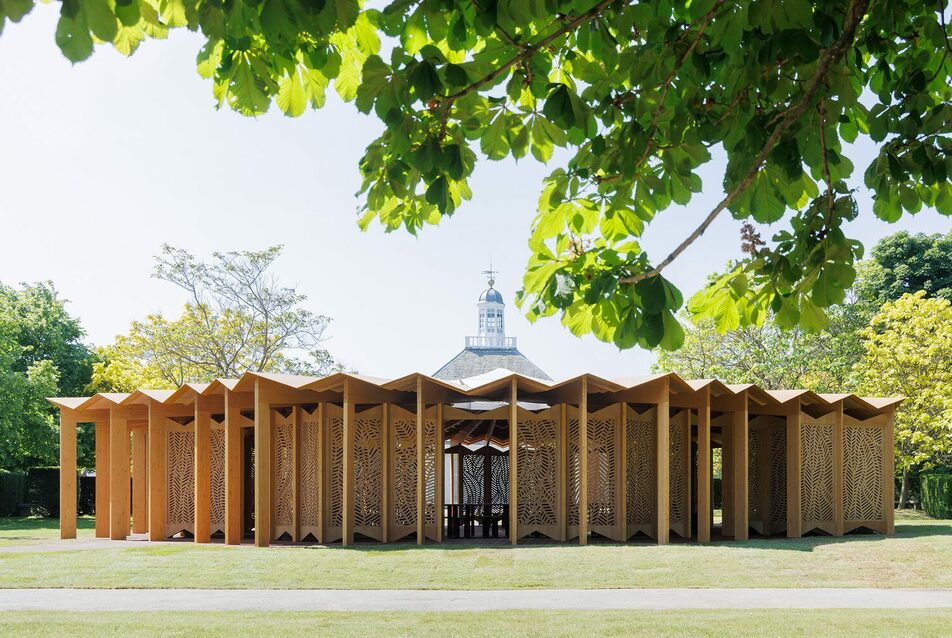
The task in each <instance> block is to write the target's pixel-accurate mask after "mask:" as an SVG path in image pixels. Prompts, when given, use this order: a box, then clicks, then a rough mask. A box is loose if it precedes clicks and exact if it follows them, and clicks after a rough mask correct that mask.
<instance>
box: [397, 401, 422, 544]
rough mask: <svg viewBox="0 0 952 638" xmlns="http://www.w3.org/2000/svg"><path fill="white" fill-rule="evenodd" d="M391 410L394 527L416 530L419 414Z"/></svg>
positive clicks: (400, 409)
mask: <svg viewBox="0 0 952 638" xmlns="http://www.w3.org/2000/svg"><path fill="white" fill-rule="evenodd" d="M391 410H392V419H391V431H392V446H393V447H392V448H391V458H392V459H393V460H392V465H393V469H392V471H391V472H392V476H391V489H392V490H393V492H392V494H393V524H394V525H396V526H400V527H412V528H414V529H415V528H416V523H417V521H416V516H417V503H416V480H417V478H416V474H417V453H416V415H415V414H413V413H412V412H409V411H407V410H404V409H402V408H400V407H397V406H393V407H392V408H391ZM394 540H396V539H394Z"/></svg>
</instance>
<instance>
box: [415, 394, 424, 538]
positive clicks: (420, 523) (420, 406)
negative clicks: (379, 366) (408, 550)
mask: <svg viewBox="0 0 952 638" xmlns="http://www.w3.org/2000/svg"><path fill="white" fill-rule="evenodd" d="M416 406H417V417H416V445H417V450H416V452H417V476H416V479H417V481H416V484H417V493H416V497H417V513H416V515H417V523H416V527H417V531H416V536H417V539H416V541H417V545H422V544H423V539H424V536H425V535H426V485H425V484H424V482H423V463H424V462H425V461H426V457H425V455H424V453H423V452H424V450H423V430H424V428H425V426H426V404H425V403H424V402H423V378H422V377H417V384H416Z"/></svg>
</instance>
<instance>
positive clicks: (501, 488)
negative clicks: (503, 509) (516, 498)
mask: <svg viewBox="0 0 952 638" xmlns="http://www.w3.org/2000/svg"><path fill="white" fill-rule="evenodd" d="M486 458H487V459H491V461H490V463H491V465H490V470H491V472H490V476H491V477H492V479H491V484H490V496H491V497H492V504H493V505H508V504H509V455H508V454H503V455H495V456H489V457H486Z"/></svg>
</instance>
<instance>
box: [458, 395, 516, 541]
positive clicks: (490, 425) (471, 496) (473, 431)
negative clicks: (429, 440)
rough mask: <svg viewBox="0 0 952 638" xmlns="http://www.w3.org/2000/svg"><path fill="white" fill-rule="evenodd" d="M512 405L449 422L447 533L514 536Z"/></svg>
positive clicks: (466, 536) (482, 537)
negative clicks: (511, 509) (511, 510)
mask: <svg viewBox="0 0 952 638" xmlns="http://www.w3.org/2000/svg"><path fill="white" fill-rule="evenodd" d="M508 410H509V408H508V406H505V405H503V406H500V407H497V408H492V409H487V410H473V411H472V412H471V414H467V413H462V411H460V413H457V414H456V415H454V416H457V417H459V418H454V419H447V420H446V422H445V424H444V430H443V432H444V463H445V466H444V477H445V481H444V485H443V503H444V525H445V528H444V537H445V538H448V539H458V538H461V539H467V538H468V539H492V538H508V537H509V420H508V418H507V416H508Z"/></svg>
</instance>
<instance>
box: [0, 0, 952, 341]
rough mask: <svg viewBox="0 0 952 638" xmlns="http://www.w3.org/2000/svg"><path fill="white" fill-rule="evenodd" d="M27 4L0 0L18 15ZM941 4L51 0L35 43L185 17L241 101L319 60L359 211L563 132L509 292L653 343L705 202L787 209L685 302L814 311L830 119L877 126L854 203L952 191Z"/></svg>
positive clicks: (898, 202) (840, 178)
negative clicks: (688, 214) (697, 197)
mask: <svg viewBox="0 0 952 638" xmlns="http://www.w3.org/2000/svg"><path fill="white" fill-rule="evenodd" d="M33 4H34V0H7V1H5V2H3V3H2V4H0V7H2V9H0V11H2V12H3V14H0V16H2V15H5V16H6V17H7V18H9V19H10V20H11V21H13V22H16V21H18V20H19V19H20V18H21V17H22V16H23V15H24V14H26V13H27V12H29V11H30V10H31V9H32V7H33ZM946 11H947V5H946V0H925V1H923V0H915V1H913V0H890V1H888V2H887V1H883V2H870V0H848V1H845V0H839V1H836V0H816V1H814V2H809V1H808V0H783V1H780V0H761V1H758V2H753V1H751V0H746V1H741V2H725V1H724V0H696V1H691V2H687V1H685V0H671V1H664V2H633V1H629V0H474V1H473V2H452V1H450V0H414V1H409V0H395V1H394V2H391V3H390V4H387V5H386V6H385V8H384V9H383V10H377V9H373V8H366V7H362V6H361V4H360V2H359V0H334V2H325V1H324V0H319V1H317V2H302V1H301V0H234V1H232V2H225V3H219V2H206V1H203V0H116V2H115V3H113V2H112V1H111V0H64V2H63V4H62V10H61V17H60V21H59V25H58V27H57V30H56V42H57V44H58V45H59V47H60V49H61V50H62V51H63V53H64V54H65V55H66V56H67V57H68V58H69V59H70V60H73V61H79V60H83V59H85V58H87V57H89V56H90V55H91V54H92V52H93V42H94V38H96V39H99V40H104V41H108V42H112V44H113V46H114V47H115V48H116V49H117V50H118V51H120V52H122V53H124V54H131V53H132V52H133V51H134V50H135V49H136V47H137V46H138V44H139V43H140V42H141V41H142V40H143V39H144V38H145V37H153V38H163V37H165V36H166V33H167V31H168V29H170V28H178V27H187V28H189V29H191V30H193V31H199V32H201V34H202V36H203V37H204V38H205V40H206V43H205V45H204V46H203V47H202V49H201V52H200V53H199V54H198V70H199V73H200V74H202V75H203V76H204V77H206V78H208V79H209V80H211V81H212V84H213V92H214V95H215V98H216V100H217V102H218V105H219V106H226V105H227V106H228V107H230V108H232V109H234V110H236V111H238V112H240V113H243V114H245V115H257V114H260V113H263V112H265V111H266V110H267V109H268V108H269V106H270V104H271V102H272V101H274V102H275V103H277V105H278V107H279V108H280V109H281V110H282V111H283V112H284V113H286V114H287V115H290V116H297V115H300V114H301V113H303V112H304V111H305V110H306V109H307V108H308V106H309V105H310V106H312V107H314V108H320V107H321V106H322V105H323V104H324V102H325V97H326V91H327V88H328V87H329V86H330V84H331V83H333V85H334V89H335V90H336V91H337V93H338V94H339V95H340V96H341V97H342V98H343V99H344V100H347V101H353V102H354V104H355V106H356V108H357V109H358V110H359V111H361V112H363V113H367V114H370V113H373V115H374V116H375V117H377V118H378V119H379V120H380V122H381V123H382V125H383V127H384V131H383V133H382V135H381V136H380V137H379V138H378V139H376V140H375V141H374V142H372V143H371V144H370V146H369V147H368V148H367V149H366V153H365V154H364V156H363V158H362V160H361V162H360V170H361V173H362V175H363V180H364V181H363V185H362V188H361V198H362V199H361V207H362V211H363V212H362V216H361V220H360V223H361V225H363V226H364V227H366V226H367V225H368V224H369V223H371V222H372V221H373V220H377V221H379V222H380V223H381V224H383V225H384V227H385V228H386V229H387V230H393V229H397V228H399V227H401V226H402V227H405V228H406V229H407V230H408V231H410V232H411V233H416V232H418V231H419V230H420V228H421V227H422V226H423V225H424V224H435V223H438V222H439V220H440V219H441V218H442V217H443V216H447V215H451V214H453V213H454V211H456V209H457V208H458V207H459V206H460V205H461V204H462V202H463V201H464V200H466V199H469V197H470V194H471V193H470V187H469V182H468V179H469V177H470V176H471V175H472V172H473V170H474V167H475V165H476V161H477V158H478V157H482V158H487V159H490V160H500V159H503V158H506V157H513V158H522V157H524V156H526V155H527V154H529V153H531V154H532V155H533V157H534V158H535V159H536V160H538V161H542V162H547V161H549V160H550V159H551V158H552V157H553V149H554V148H555V147H564V148H566V149H568V152H567V153H565V154H564V155H560V160H559V166H557V167H555V168H554V170H553V171H552V172H551V173H550V175H549V176H548V177H547V178H546V180H545V183H544V184H543V187H542V194H541V197H540V198H539V208H538V213H537V214H536V216H535V218H534V220H533V221H532V227H531V233H530V239H529V246H530V248H531V251H532V256H531V257H530V259H529V263H528V266H527V271H526V274H525V278H524V289H523V290H522V291H521V293H520V294H519V296H518V301H519V303H520V304H521V307H522V308H523V309H524V310H525V311H526V312H527V315H528V316H529V318H530V319H533V320H534V319H537V318H539V317H545V316H552V315H561V318H562V322H563V323H564V324H565V325H566V326H568V328H569V329H570V330H571V331H572V332H574V333H576V334H582V333H587V332H592V333H594V334H595V336H596V337H598V338H599V339H602V340H605V341H609V342H613V343H615V344H616V345H617V346H618V347H620V348H628V347H632V346H635V345H639V346H643V347H655V346H659V345H660V346H661V347H663V348H665V349H669V350H670V349H676V348H677V347H678V346H680V345H681V342H682V340H683V331H682V328H681V326H680V323H679V322H678V320H677V318H676V316H675V313H676V311H677V310H678V309H679V308H680V307H681V305H682V301H683V298H682V294H681V292H680V291H679V290H678V289H677V288H676V287H675V286H674V285H673V284H672V283H671V282H670V281H668V280H667V279H665V277H664V275H663V271H664V269H665V268H666V267H667V266H668V265H669V264H671V263H672V262H673V261H675V260H676V259H677V258H678V257H679V256H680V255H681V254H682V253H683V252H684V250H685V249H686V248H687V247H688V246H690V245H691V243H692V242H694V241H695V240H696V239H697V238H698V237H699V236H701V235H702V234H703V233H704V231H705V230H706V229H707V228H708V227H709V226H710V224H711V223H712V222H713V221H714V219H716V218H717V217H718V216H719V215H720V214H722V213H723V212H724V211H725V210H728V211H730V214H732V215H733V216H734V217H735V218H737V219H742V220H746V221H751V220H753V221H756V222H760V223H773V222H777V221H779V220H781V219H785V222H786V228H785V229H783V230H780V231H779V232H777V233H776V234H775V235H774V236H773V238H772V240H771V242H770V244H769V245H765V246H763V247H760V248H759V249H757V250H755V251H753V253H752V254H750V255H748V256H747V258H745V259H744V260H743V261H742V262H740V263H739V264H738V265H737V268H736V269H735V270H734V271H732V272H730V273H727V274H725V275H724V276H723V277H720V278H718V279H716V280H714V281H713V282H712V283H711V284H710V285H708V286H707V287H706V288H705V289H704V290H703V291H702V293H701V295H700V297H698V298H697V303H695V304H694V306H693V308H694V311H695V312H696V313H699V314H700V316H702V317H708V318H712V319H714V320H715V321H716V322H718V323H719V324H721V325H726V326H728V327H737V326H741V325H761V324H762V323H763V322H764V321H765V319H766V318H767V316H768V315H771V316H772V317H773V318H774V321H775V322H776V323H777V325H778V326H780V327H782V328H792V327H794V326H800V327H802V328H803V329H804V330H806V331H818V330H821V329H823V328H824V327H825V326H826V325H827V322H828V320H829V319H828V317H827V315H826V312H825V309H826V308H829V307H831V306H832V305H835V304H838V303H841V302H842V301H843V299H844V298H845V295H846V291H847V290H849V289H850V287H851V286H852V284H853V280H854V278H855V271H854V263H855V261H856V260H858V259H860V258H861V256H862V246H861V245H860V244H859V242H857V241H854V240H851V239H849V238H848V237H846V235H845V234H844V232H843V229H842V225H843V223H844V222H846V221H848V220H851V219H853V218H855V217H856V216H857V215H858V214H859V213H858V210H857V206H856V200H855V189H854V188H852V187H851V186H850V185H849V184H848V180H849V179H850V178H851V177H852V176H853V173H854V164H853V161H851V160H850V159H849V157H847V153H848V152H849V150H848V149H847V148H844V145H843V143H844V142H853V141H855V140H856V139H857V138H859V137H861V136H862V137H865V138H869V139H871V140H872V141H873V142H876V143H877V144H878V151H877V153H876V155H875V156H874V157H873V158H872V159H871V161H870V162H869V164H868V165H867V166H866V168H865V172H864V184H865V187H866V189H868V190H869V191H870V192H871V193H872V196H873V200H874V205H873V211H872V212H873V213H874V214H875V215H877V216H878V217H880V218H881V219H885V220H889V221H895V220H897V219H899V218H900V217H901V216H902V215H903V214H905V213H915V212H917V211H918V210H920V209H921V208H922V207H923V206H934V207H935V208H936V209H937V210H938V211H939V212H941V213H943V214H952V182H950V176H952V139H950V131H952V105H950V97H952V83H950V74H952V57H950V53H952V44H950V40H949V34H948V30H947V26H946V23H947V17H946ZM0 19H2V18H0ZM382 36H383V41H382V39H381V37H382ZM714 157H726V165H725V169H724V174H723V189H724V193H725V195H724V197H723V199H722V200H721V201H720V202H719V203H718V204H717V205H716V206H715V207H714V208H713V209H711V210H710V211H708V212H707V214H706V215H705V216H704V218H703V220H702V221H701V223H700V224H699V225H697V226H696V227H694V228H686V229H685V235H684V239H683V241H681V242H680V243H679V244H678V245H677V246H676V247H675V248H674V249H673V250H672V251H671V252H670V254H668V255H667V256H666V257H664V258H663V259H660V260H659V259H657V255H654V256H653V257H649V255H648V252H647V251H646V250H645V248H644V247H643V246H642V244H641V237H642V236H643V232H644V230H645V228H646V227H647V226H648V225H649V224H651V223H652V222H655V219H656V218H657V217H659V216H661V215H662V213H664V212H665V211H666V210H668V209H669V208H670V207H671V206H672V204H689V203H690V202H691V201H692V198H693V196H694V194H695V193H697V192H699V191H700V190H701V188H702V184H701V178H700V176H699V170H700V168H701V167H702V166H704V165H705V164H707V163H708V162H710V161H712V159H713V158H714ZM562 158H565V159H562ZM863 214H864V215H867V214H869V213H867V212H864V213H863ZM662 220H663V221H661V222H659V223H681V222H679V221H675V220H673V219H670V218H669V219H668V220H664V218H663V217H662Z"/></svg>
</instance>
